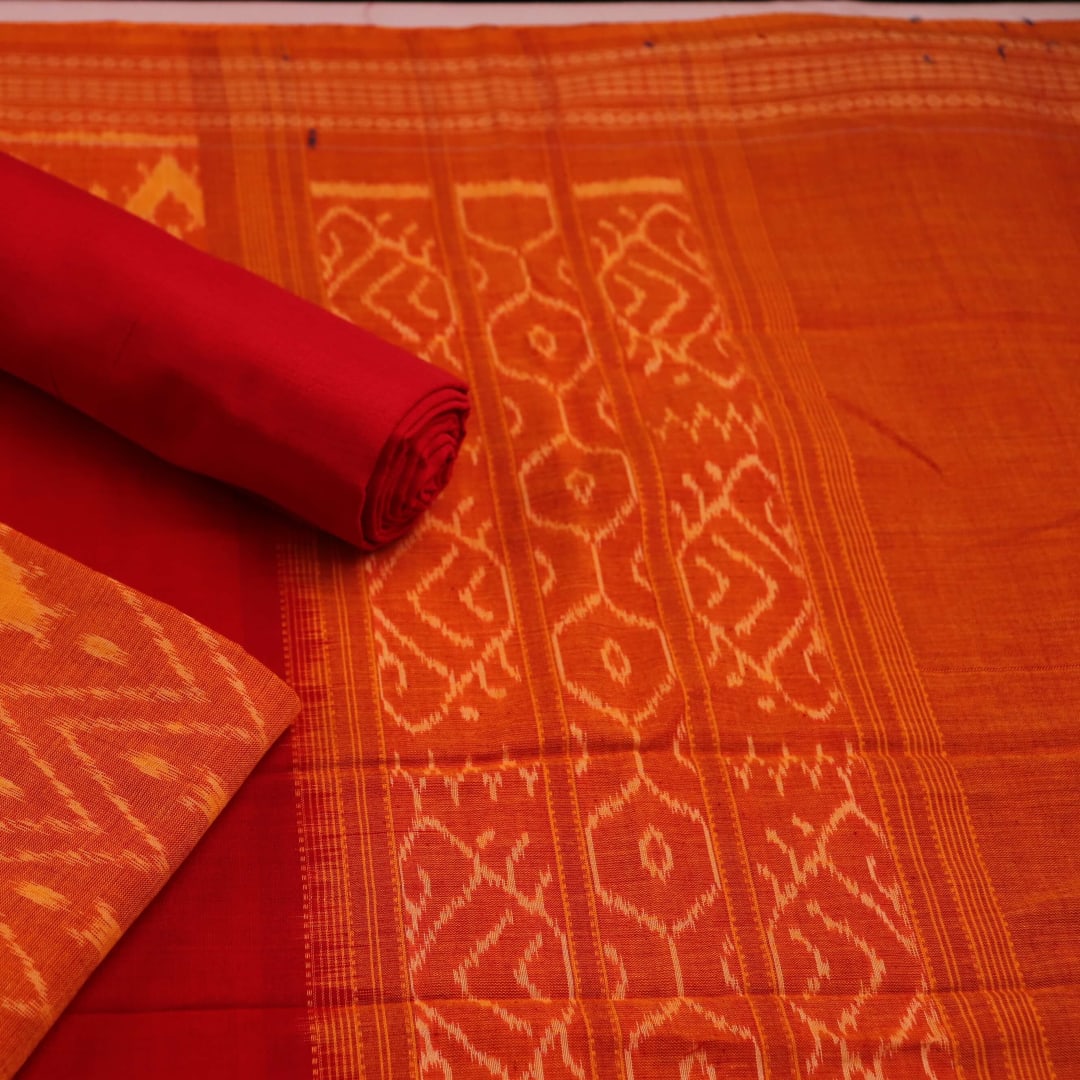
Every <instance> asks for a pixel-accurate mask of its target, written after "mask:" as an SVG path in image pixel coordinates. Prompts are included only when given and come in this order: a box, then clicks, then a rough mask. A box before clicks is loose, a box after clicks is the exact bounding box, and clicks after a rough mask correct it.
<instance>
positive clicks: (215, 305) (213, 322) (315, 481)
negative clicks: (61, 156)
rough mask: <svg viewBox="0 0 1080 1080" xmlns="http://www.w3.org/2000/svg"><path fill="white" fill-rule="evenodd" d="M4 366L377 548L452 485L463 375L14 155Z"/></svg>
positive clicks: (7, 166) (5, 182) (3, 229)
mask: <svg viewBox="0 0 1080 1080" xmlns="http://www.w3.org/2000/svg"><path fill="white" fill-rule="evenodd" d="M0 206H2V207H4V211H3V213H2V215H0V368H3V369H4V370H6V371H8V372H11V373H12V374H14V375H16V376H18V377H20V378H22V379H25V380H27V381H28V382H31V383H33V384H34V385H36V386H38V387H40V388H42V389H43V390H46V391H47V392H49V393H52V394H55V395H56V396H57V397H59V398H61V399H62V400H64V401H66V402H67V403H68V404H70V405H72V406H74V407H75V408H77V409H79V410H81V411H82V412H85V413H87V414H89V415H90V416H92V417H94V418H95V419H97V420H99V421H101V422H102V423H104V424H106V425H108V426H109V427H111V428H113V429H114V430H115V431H117V432H119V433H120V434H122V435H125V436H126V437H128V438H129V439H132V440H133V441H134V442H137V443H139V444H140V445H142V446H144V447H145V448H146V449H148V450H150V451H152V452H153V453H155V454H157V455H159V456H160V457H163V458H165V459H166V460H168V461H171V462H173V463H174V464H177V465H181V466H184V467H185V468H189V469H192V470H194V471H196V472H200V473H204V474H206V475H208V476H213V477H216V478H217V479H219V480H224V481H226V482H228V483H231V484H235V485H237V486H238V487H242V488H245V489H247V490H249V491H252V492H255V493H257V494H258V495H261V496H263V497H265V498H267V499H270V500H271V501H273V502H275V503H277V504H279V505H280V506H282V507H284V508H286V509H287V510H290V511H291V512H293V513H294V514H296V515H298V516H300V517H302V518H304V519H306V520H308V521H310V522H312V523H313V524H316V525H318V526H320V527H322V528H324V529H326V530H327V531H329V532H332V533H335V534H336V535H337V536H340V537H342V538H343V539H345V540H348V541H349V542H350V543H353V544H356V545H357V546H358V547H361V548H365V549H370V548H374V547H378V546H380V545H382V544H385V543H389V542H390V541H392V540H394V539H396V538H397V537H398V536H400V535H401V534H402V533H404V532H405V531H406V530H407V529H408V527H409V526H410V525H411V524H412V522H413V521H414V520H415V518H416V517H417V515H418V514H419V513H421V512H422V511H423V509H424V508H425V507H426V506H427V505H428V504H429V503H430V502H431V500H432V499H433V498H434V497H435V496H436V495H437V494H438V492H439V491H440V490H441V489H442V488H443V486H444V485H445V484H446V481H447V480H448V478H449V475H450V470H451V468H452V466H453V462H454V459H455V457H456V454H457V450H458V447H459V445H460V443H461V439H462V437H463V436H464V432H465V419H466V416H467V415H468V411H469V402H468V390H467V387H466V385H465V384H464V383H463V382H462V381H461V380H460V379H458V378H457V377H455V376H453V375H451V374H448V373H447V372H445V371H442V370H440V369H439V368H437V367H435V366H434V365H432V364H428V363H426V362H425V361H423V360H420V359H418V358H417V357H415V356H412V355H411V354H409V353H407V352H405V351H403V350H402V349H399V348H397V347H396V346H393V345H390V344H388V343H387V342H385V341H382V340H381V339H379V338H378V337H376V336H374V335H373V334H370V333H368V332H367V331H365V330H362V329H360V328H359V327H356V326H353V325H352V324H350V323H348V322H346V321H345V320H343V319H340V318H338V317H337V316H335V315H332V314H331V313H329V312H327V311H324V310H322V309H321V308H319V307H316V306H315V305H313V304H310V303H308V302H307V301H304V300H301V299H299V298H298V297H296V296H294V295H292V294H291V293H288V292H286V291H285V290H283V289H280V288H278V287H277V286H276V285H273V284H271V283H270V282H268V281H265V280H263V279H262V278H259V277H257V276H255V275H254V274H251V273H249V272H247V271H246V270H243V269H241V268H239V267H236V266H233V265H231V264H229V263H226V262H223V261H221V260H220V259H216V258H213V257H212V256H210V255H207V254H205V253H203V252H200V251H198V250H196V249H195V248H192V247H190V246H189V245H187V244H184V243H183V242H181V241H179V240H176V239H174V238H173V237H172V236H170V235H169V234H167V233H165V232H163V231H161V230H159V229H157V228H155V227H153V226H152V225H148V224H146V223H145V222H143V221H141V220H140V219H138V218H136V217H134V216H133V215H131V214H128V213H126V212H125V211H123V210H120V209H117V208H116V207H114V206H111V205H109V204H108V203H106V202H104V201H102V200H100V199H97V198H95V197H94V196H92V195H89V194H87V193H86V192H84V191H81V190H79V189H78V188H75V187H73V186H71V185H70V184H67V183H65V182H63V181H61V180H58V179H56V178H54V177H51V176H49V175H47V174H46V173H43V172H41V171H40V170H38V169H34V168H31V167H30V166H28V165H26V164H24V163H22V162H20V161H17V160H16V159H15V158H12V157H10V156H8V155H6V154H2V153H0Z"/></svg>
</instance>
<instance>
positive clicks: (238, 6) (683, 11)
mask: <svg viewBox="0 0 1080 1080" xmlns="http://www.w3.org/2000/svg"><path fill="white" fill-rule="evenodd" d="M770 12H805V13H820V14H826V15H836V16H843V15H871V16H876V17H878V18H896V19H910V18H911V17H912V16H921V17H922V18H924V19H935V18H936V19H1003V20H1020V19H1023V18H1027V19H1032V20H1034V21H1035V22H1040V21H1046V20H1061V19H1080V3H1070V4H1040V3H1033V4H1025V3H1001V4H993V3H991V4H872V3H859V2H857V0H773V2H767V3H662V2H653V3H625V4H620V3H612V4H560V3H555V4H474V3H459V4H452V3H444V4H439V3H361V2H356V3H347V4H346V3H338V4H319V3H312V4H296V3H228V2H224V3H184V2H182V0H181V2H177V0H160V2H155V0H0V23H2V22H100V21H107V20H122V21H124V22H146V23H282V24H294V25H301V24H337V25H343V24H344V25H351V26H443V27H461V26H475V25H478V24H487V25H489V26H490V25H493V24H495V25H502V26H539V25H546V26H557V25H567V26H569V25H574V24H579V23H598V22H604V23H610V22H667V21H672V20H677V21H685V20H692V19H711V18H718V17H723V16H730V15H761V14H768V13H770Z"/></svg>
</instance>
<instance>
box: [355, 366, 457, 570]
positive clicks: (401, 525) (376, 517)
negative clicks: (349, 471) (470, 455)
mask: <svg viewBox="0 0 1080 1080" xmlns="http://www.w3.org/2000/svg"><path fill="white" fill-rule="evenodd" d="M468 415H469V396H468V392H467V391H466V390H464V389H459V388H457V387H452V386H451V387H443V388H442V389H440V390H438V391H435V392H433V393H431V394H429V395H427V397H424V398H422V399H421V400H419V401H417V402H416V404H415V405H414V406H413V407H412V408H411V409H410V410H409V411H408V412H407V413H406V415H405V416H404V417H402V419H401V421H400V422H399V423H398V426H397V428H396V429H395V431H394V434H393V435H392V436H391V437H390V438H389V439H388V440H387V442H386V445H385V446H384V447H383V452H382V454H381V455H380V460H379V463H378V464H377V465H376V467H375V470H374V473H373V482H372V484H371V487H370V488H369V489H368V491H367V495H366V499H365V502H364V506H363V508H362V510H361V512H360V515H359V521H358V526H359V539H358V540H357V541H355V542H356V544H357V546H358V547H360V548H362V549H363V550H365V551H372V550H374V549H376V548H380V547H384V546H385V545H387V544H391V543H393V542H394V541H395V540H398V539H400V538H401V537H402V536H404V535H405V534H406V533H407V532H408V531H409V530H410V529H411V528H412V527H413V525H414V524H415V523H416V521H417V519H418V518H419V517H420V516H421V514H423V513H424V511H425V510H427V508H428V507H429V506H430V505H431V504H432V503H433V502H434V501H435V499H436V497H437V496H438V495H439V493H440V492H441V491H442V490H443V488H445V487H446V485H447V484H448V483H449V481H450V476H451V473H452V472H453V469H454V462H455V461H456V460H457V455H458V451H459V450H460V448H461V443H462V440H463V439H464V438H465V421H466V420H467V419H468Z"/></svg>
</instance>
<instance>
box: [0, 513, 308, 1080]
mask: <svg viewBox="0 0 1080 1080" xmlns="http://www.w3.org/2000/svg"><path fill="white" fill-rule="evenodd" d="M0 659H2V663H3V667H2V671H0V1075H2V1076H5V1077H7V1076H11V1075H12V1074H13V1073H14V1071H15V1070H16V1068H17V1067H18V1066H19V1064H20V1063H21V1062H22V1061H23V1059H24V1058H25V1057H26V1055H27V1054H28V1053H29V1052H30V1050H31V1049H32V1048H33V1046H34V1045H35V1043H36V1042H37V1041H38V1040H39V1039H40V1038H41V1036H42V1034H43V1033H44V1031H45V1030H46V1029H47V1028H48V1026H49V1025H50V1024H51V1023H52V1022H53V1021H54V1020H55V1019H56V1018H57V1016H58V1015H59V1014H60V1011H61V1010H62V1009H63V1007H64V1005H65V1004H67V1002H68V1000H69V999H70V998H71V996H72V995H73V994H74V993H75V991H76V990H77V989H78V988H79V986H80V985H81V984H82V982H83V981H84V980H85V979H86V977H87V975H88V974H89V973H90V972H91V971H92V970H93V969H94V967H95V966H96V965H97V964H98V962H99V961H100V960H101V958H102V957H103V956H104V955H105V954H106V953H107V952H108V951H109V949H111V948H112V946H113V945H114V944H115V943H116V941H117V939H118V938H119V936H120V935H121V934H122V933H123V932H124V930H125V929H126V928H127V927H128V926H129V925H130V923H131V922H132V921H133V920H134V918H135V917H136V916H137V915H138V914H139V913H140V912H141V911H142V909H143V908H144V907H145V906H146V905H147V903H149V901H150V900H151V899H152V898H153V896H154V894H155V893H156V892H157V891H158V889H159V888H160V887H161V886H162V884H163V883H164V882H165V880H166V879H167V878H168V877H169V875H170V874H171V873H172V872H173V871H174V870H175V869H176V867H177V865H178V864H179V863H180V861H181V860H182V859H183V858H184V857H185V856H186V855H187V853H188V852H189V851H190V850H191V848H192V847H193V846H194V844H195V843H196V841H197V840H198V839H199V837H200V836H202V834H203V832H204V831H205V830H206V828H207V827H208V826H209V825H210V823H211V822H212V821H213V820H214V818H215V817H217V815H218V813H219V812H220V811H221V809H222V808H223V807H224V805H225V803H226V802H227V801H228V800H229V798H230V797H231V796H232V794H233V792H234V791H235V790H236V789H237V787H239V785H240V784H241V782H242V781H243V780H244V778H245V777H246V776H247V774H248V773H249V772H250V771H251V769H252V767H253V766H254V765H255V763H256V762H257V761H258V760H259V758H260V757H261V756H262V754H263V752H264V751H265V750H266V748H267V747H268V746H269V745H270V743H271V742H272V741H273V740H274V739H275V738H276V737H277V736H278V735H280V734H281V732H282V731H283V730H284V728H285V726H286V724H288V723H289V721H290V720H292V718H293V716H294V715H295V713H296V711H297V701H296V697H295V695H294V694H293V693H292V692H291V691H290V690H289V689H288V688H287V687H286V686H285V685H284V684H283V683H282V682H281V681H280V680H279V679H278V678H277V677H276V676H274V675H272V674H271V673H270V672H269V671H267V670H266V669H265V668H263V667H262V665H260V664H258V663H256V662H255V661H254V660H252V659H251V658H250V657H249V656H247V655H246V654H245V653H244V652H243V651H242V650H241V649H239V648H238V647H237V646H235V645H233V644H232V643H231V642H228V641H226V640H225V639H223V638H221V637H219V636H218V635H217V634H214V633H211V631H209V630H207V629H206V628H204V627H202V626H200V625H199V624H198V623H196V622H194V621H192V620H191V619H189V618H187V617H186V616H185V615H182V614H180V613H179V612H178V611H176V610H174V609H173V608H170V607H167V606H166V605H164V604H160V603H158V602H156V601H154V600H151V599H149V598H148V597H145V596H142V595H140V594H139V593H136V592H134V591H132V590H130V589H127V588H125V587H124V586H123V585H121V584H119V583H118V582H116V581H113V580H112V579H111V578H108V577H105V576H104V575H102V574H97V573H94V572H93V571H90V570H88V569H87V568H86V567H84V566H81V565H80V564H78V563H75V562H73V561H72V560H70V559H68V558H66V557H65V556H63V555H60V554H58V553H57V552H55V551H52V550H51V549H49V548H46V547H44V546H43V545H41V544H38V543H37V542H35V541H33V540H30V539H29V538H27V537H25V536H23V535H22V534H20V533H17V532H15V531H14V530H12V529H8V528H7V527H5V526H0Z"/></svg>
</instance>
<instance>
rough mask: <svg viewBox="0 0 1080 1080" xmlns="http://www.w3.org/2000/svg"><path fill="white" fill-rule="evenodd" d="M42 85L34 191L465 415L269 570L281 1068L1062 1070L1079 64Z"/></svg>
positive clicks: (375, 63)
mask: <svg viewBox="0 0 1080 1080" xmlns="http://www.w3.org/2000/svg"><path fill="white" fill-rule="evenodd" d="M8 37H9V39H10V43H11V47H10V49H9V50H8V51H7V52H6V53H5V54H4V56H3V65H4V75H5V79H6V81H5V83H4V86H5V94H6V97H5V99H4V101H3V102H0V145H3V147H4V148H5V149H8V150H10V151H11V152H13V153H16V154H18V155H19V156H21V157H24V158H25V159H26V160H29V161H32V162H33V163H34V164H37V165H40V166H42V167H47V168H50V169H53V170H55V171H57V172H60V173H61V174H63V175H66V176H68V178H70V179H75V180H77V181H78V182H80V183H83V184H84V186H86V187H90V188H95V187H96V188H97V189H98V190H100V192H101V193H102V194H104V195H106V196H107V197H109V198H112V199H115V200H116V201H118V202H121V203H126V204H127V205H129V206H131V207H132V208H135V209H137V210H139V211H140V212H143V213H145V214H146V215H147V216H150V217H154V218H155V219H156V220H158V222H159V223H160V224H162V225H164V226H168V227H170V228H173V229H175V230H177V231H179V232H180V233H182V234H185V235H188V236H190V237H191V238H192V239H193V240H194V241H196V242H198V243H201V244H205V245H206V246H207V247H208V248H209V249H210V250H213V251H215V252H216V253H217V254H221V255H225V256H227V257H229V258H232V259H235V260H237V261H239V262H242V263H243V264H245V265H247V266H248V267H249V268H250V269H253V270H255V271H257V272H259V273H261V274H263V275H265V276H267V277H269V278H271V279H272V280H275V281H278V282H280V283H282V284H284V285H286V286H287V287H288V288H291V289H293V290H294V291H296V292H298V293H300V294H301V295H304V296H306V297H308V298H309V299H313V300H316V301H318V302H321V303H324V304H326V305H327V306H329V307H330V308H331V309H332V310H334V311H337V312H338V313H339V314H341V315H343V316H344V317H346V318H349V319H352V320H355V321H356V322H358V323H361V324H363V325H365V326H367V327H368V328H370V329H372V330H374V331H375V332H376V333H378V334H380V335H382V336H384V337H386V338H387V339H389V340H390V341H392V342H395V343H398V344H401V345H403V346H405V347H406V348H408V349H409V350H411V351H413V352H416V353H418V354H420V355H422V356H424V357H426V358H427V359H430V360H432V361H434V362H436V363H438V364H440V365H441V366H443V367H445V368H447V369H448V370H450V371H453V372H457V373H460V374H461V375H462V376H463V377H464V378H465V379H466V380H467V381H468V383H469V384H470V386H471V387H472V393H473V406H474V412H473V416H472V418H471V420H470V429H469V435H468V438H467V439H466V441H465V444H464V446H463V450H462V455H461V457H460V459H459V461H458V464H457V470H456V473H455V477H454V479H453V481H452V483H451V484H450V485H449V487H448V488H447V490H446V491H445V492H444V493H443V495H442V496H441V497H440V499H439V501H438V502H437V503H436V504H435V506H434V507H433V508H432V510H431V512H430V513H428V514H427V515H426V516H425V518H424V519H423V520H422V521H421V522H420V524H419V525H418V527H417V528H416V530H415V531H414V532H413V533H412V534H411V535H410V536H409V537H407V538H406V539H405V540H404V541H403V542H401V543H400V544H398V545H397V546H395V547H394V548H393V549H391V550H388V551H385V552H381V553H378V554H376V555H374V556H372V557H368V558H364V557H360V556H358V555H357V554H356V553H355V552H353V551H350V550H347V549H346V548H344V547H342V546H341V545H340V544H338V543H337V542H335V541H332V540H330V539H329V538H325V537H320V536H318V535H317V534H315V533H307V534H302V535H299V536H298V537H297V538H294V539H290V540H289V542H288V543H287V544H285V545H284V546H283V549H282V553H281V561H280V587H281V597H282V601H283V606H284V613H285V622H284V645H285V651H286V655H287V659H288V664H289V670H290V681H291V682H292V684H293V686H294V687H295V688H296V690H297V692H298V694H299V695H300V698H301V700H302V703H303V711H302V714H301V717H300V720H299V721H298V724H297V726H296V728H295V729H294V733H293V735H292V743H291V747H292V770H293V772H292V775H293V779H294V782H295V792H296V796H297V799H296V814H297V846H298V852H299V858H300V860H301V863H302V869H301V872H300V875H299V876H300V888H301V889H302V896H303V903H302V910H299V911H298V912H297V913H296V914H295V921H296V923H297V924H299V925H302V927H303V979H304V985H303V987H302V988H299V989H298V991H297V993H298V994H299V995H300V998H301V1000H302V1003H303V1008H304V1010H305V1015H306V1021H307V1028H306V1031H305V1032H304V1037H305V1038H307V1039H310V1047H311V1056H310V1061H307V1060H305V1061H304V1062H303V1065H302V1068H301V1070H300V1071H298V1072H296V1073H295V1075H297V1076H304V1077H307V1076H311V1077H313V1078H315V1077H318V1078H319V1080H354V1078H360V1077H368V1078H374V1077H403V1078H405V1077H408V1078H412V1080H429V1078H434V1077H440V1078H443V1077H454V1078H461V1077H474V1076H476V1077H487V1076H496V1077H515V1078H516V1077H540V1076H543V1077H547V1078H549V1080H550V1078H553V1077H576V1078H583V1077H595V1078H608V1077H612V1078H618V1080H644V1078H649V1077H661V1076H663V1077H670V1076H678V1077H684V1078H689V1077H701V1078H705V1077H714V1076H716V1077H718V1076H725V1077H727V1076H732V1077H755V1078H759V1077H772V1078H777V1080H779V1078H786V1077H803V1078H807V1080H810V1078H824V1077H845V1078H848V1077H850V1078H860V1080H861V1078H871V1077H873V1078H883V1077H889V1078H894V1077H937V1078H945V1077H970V1078H974V1077H978V1078H982V1080H992V1078H997V1077H1004V1076H1007V1077H1015V1078H1020V1077H1052V1076H1055V1075H1056V1076H1059V1077H1066V1076H1071V1075H1080V1040H1078V1038H1077V1036H1076V1034H1075V1018H1076V1016H1077V1015H1080V946H1078V945H1077V940H1078V934H1077V932H1078V930H1080V855H1078V853H1080V815H1078V814H1077V785H1076V776H1077V765H1078V746H1077V716H1078V709H1080V679H1078V678H1077V675H1078V673H1080V633H1078V630H1080V584H1078V581H1080V578H1078V576H1077V574H1076V569H1075V563H1076V556H1077V552H1078V551H1080V516H1078V512H1077V502H1076V492H1077V491H1080V428H1078V425H1077V423H1076V417H1077V416H1080V325H1078V321H1080V307H1078V305H1077V303H1076V282H1077V281H1080V242H1078V233H1080V211H1078V204H1077V178H1078V177H1080V141H1078V122H1080V27H1078V26H1077V25H1075V24H1068V23H1055V24H1047V25H1045V26H1025V25H1020V24H1008V25H1006V24H989V23H933V22H911V23H909V22H906V21H892V20H882V21H870V20H849V19H830V18H822V17H810V16H806V17H802V16H799V17H796V16H776V17H770V18H754V19H733V20H724V21H719V22H712V23H704V24H687V25H681V26H675V25H655V26H624V27H603V28H596V27H583V28H577V29H568V30H554V29H552V30H495V29H478V30H475V31H470V32H464V33H451V32H409V33H399V32H390V31H383V32H378V31H370V30H360V29H357V30H343V29H340V28H327V29H312V28H306V29H296V28H284V27H278V28H249V29H238V28H229V29H215V28H207V27H202V28H175V27H174V28H155V29H136V28H129V27H109V28H102V29H86V28H79V29H78V31H77V32H76V31H72V30H70V29H68V30H65V29H64V28H55V27H52V28H46V27H33V28H23V29H19V30H14V29H13V30H11V31H10V33H9V34H8ZM59 73H62V77H59ZM241 798H243V793H241ZM197 858H198V853H196V857H195V859H196V860H197ZM193 861H194V860H193ZM292 918H293V916H291V915H290V914H289V913H287V912H285V913H282V914H281V919H282V921H283V924H285V925H292V924H291V923H290V922H289V920H290V919H292ZM230 947H231V946H230V943H229V942H228V941H226V940H224V939H216V940H213V941H212V942H211V943H210V944H209V945H208V948H212V949H214V950H217V951H218V952H222V953H224V954H225V955H228V950H229V948H230ZM60 1023H61V1025H62V1024H63V1021H62V1020H61V1022H60ZM191 1023H193V1024H194V1023H195V1020H194V1019H192V1021H191ZM193 1030H194V1029H193ZM207 1068H211V1069H212V1068H213V1064H212V1063H208V1065H207ZM230 1068H231V1069H232V1072H231V1073H230V1074H229V1075H237V1074H238V1073H237V1071H236V1070H237V1068H238V1066H237V1065H236V1064H235V1063H233V1064H232V1065H231V1066H230ZM221 1069H222V1072H221V1073H220V1075H222V1076H224V1075H227V1074H226V1072H225V1071H224V1069H225V1066H224V1065H223V1066H221ZM248 1074H249V1075H265V1073H257V1072H249V1073H248ZM38 1075H39V1076H42V1075H47V1074H46V1073H43V1072H39V1073H38ZM53 1075H60V1073H54V1074H53ZM111 1075H115V1072H113V1073H112V1074H111ZM131 1075H137V1074H136V1073H134V1072H133V1073H132V1074H131ZM200 1075H203V1074H202V1073H200ZM215 1075H217V1074H215ZM281 1075H286V1074H285V1073H284V1072H281ZM287 1075H290V1076H291V1075H294V1074H293V1073H288V1074H287Z"/></svg>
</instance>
